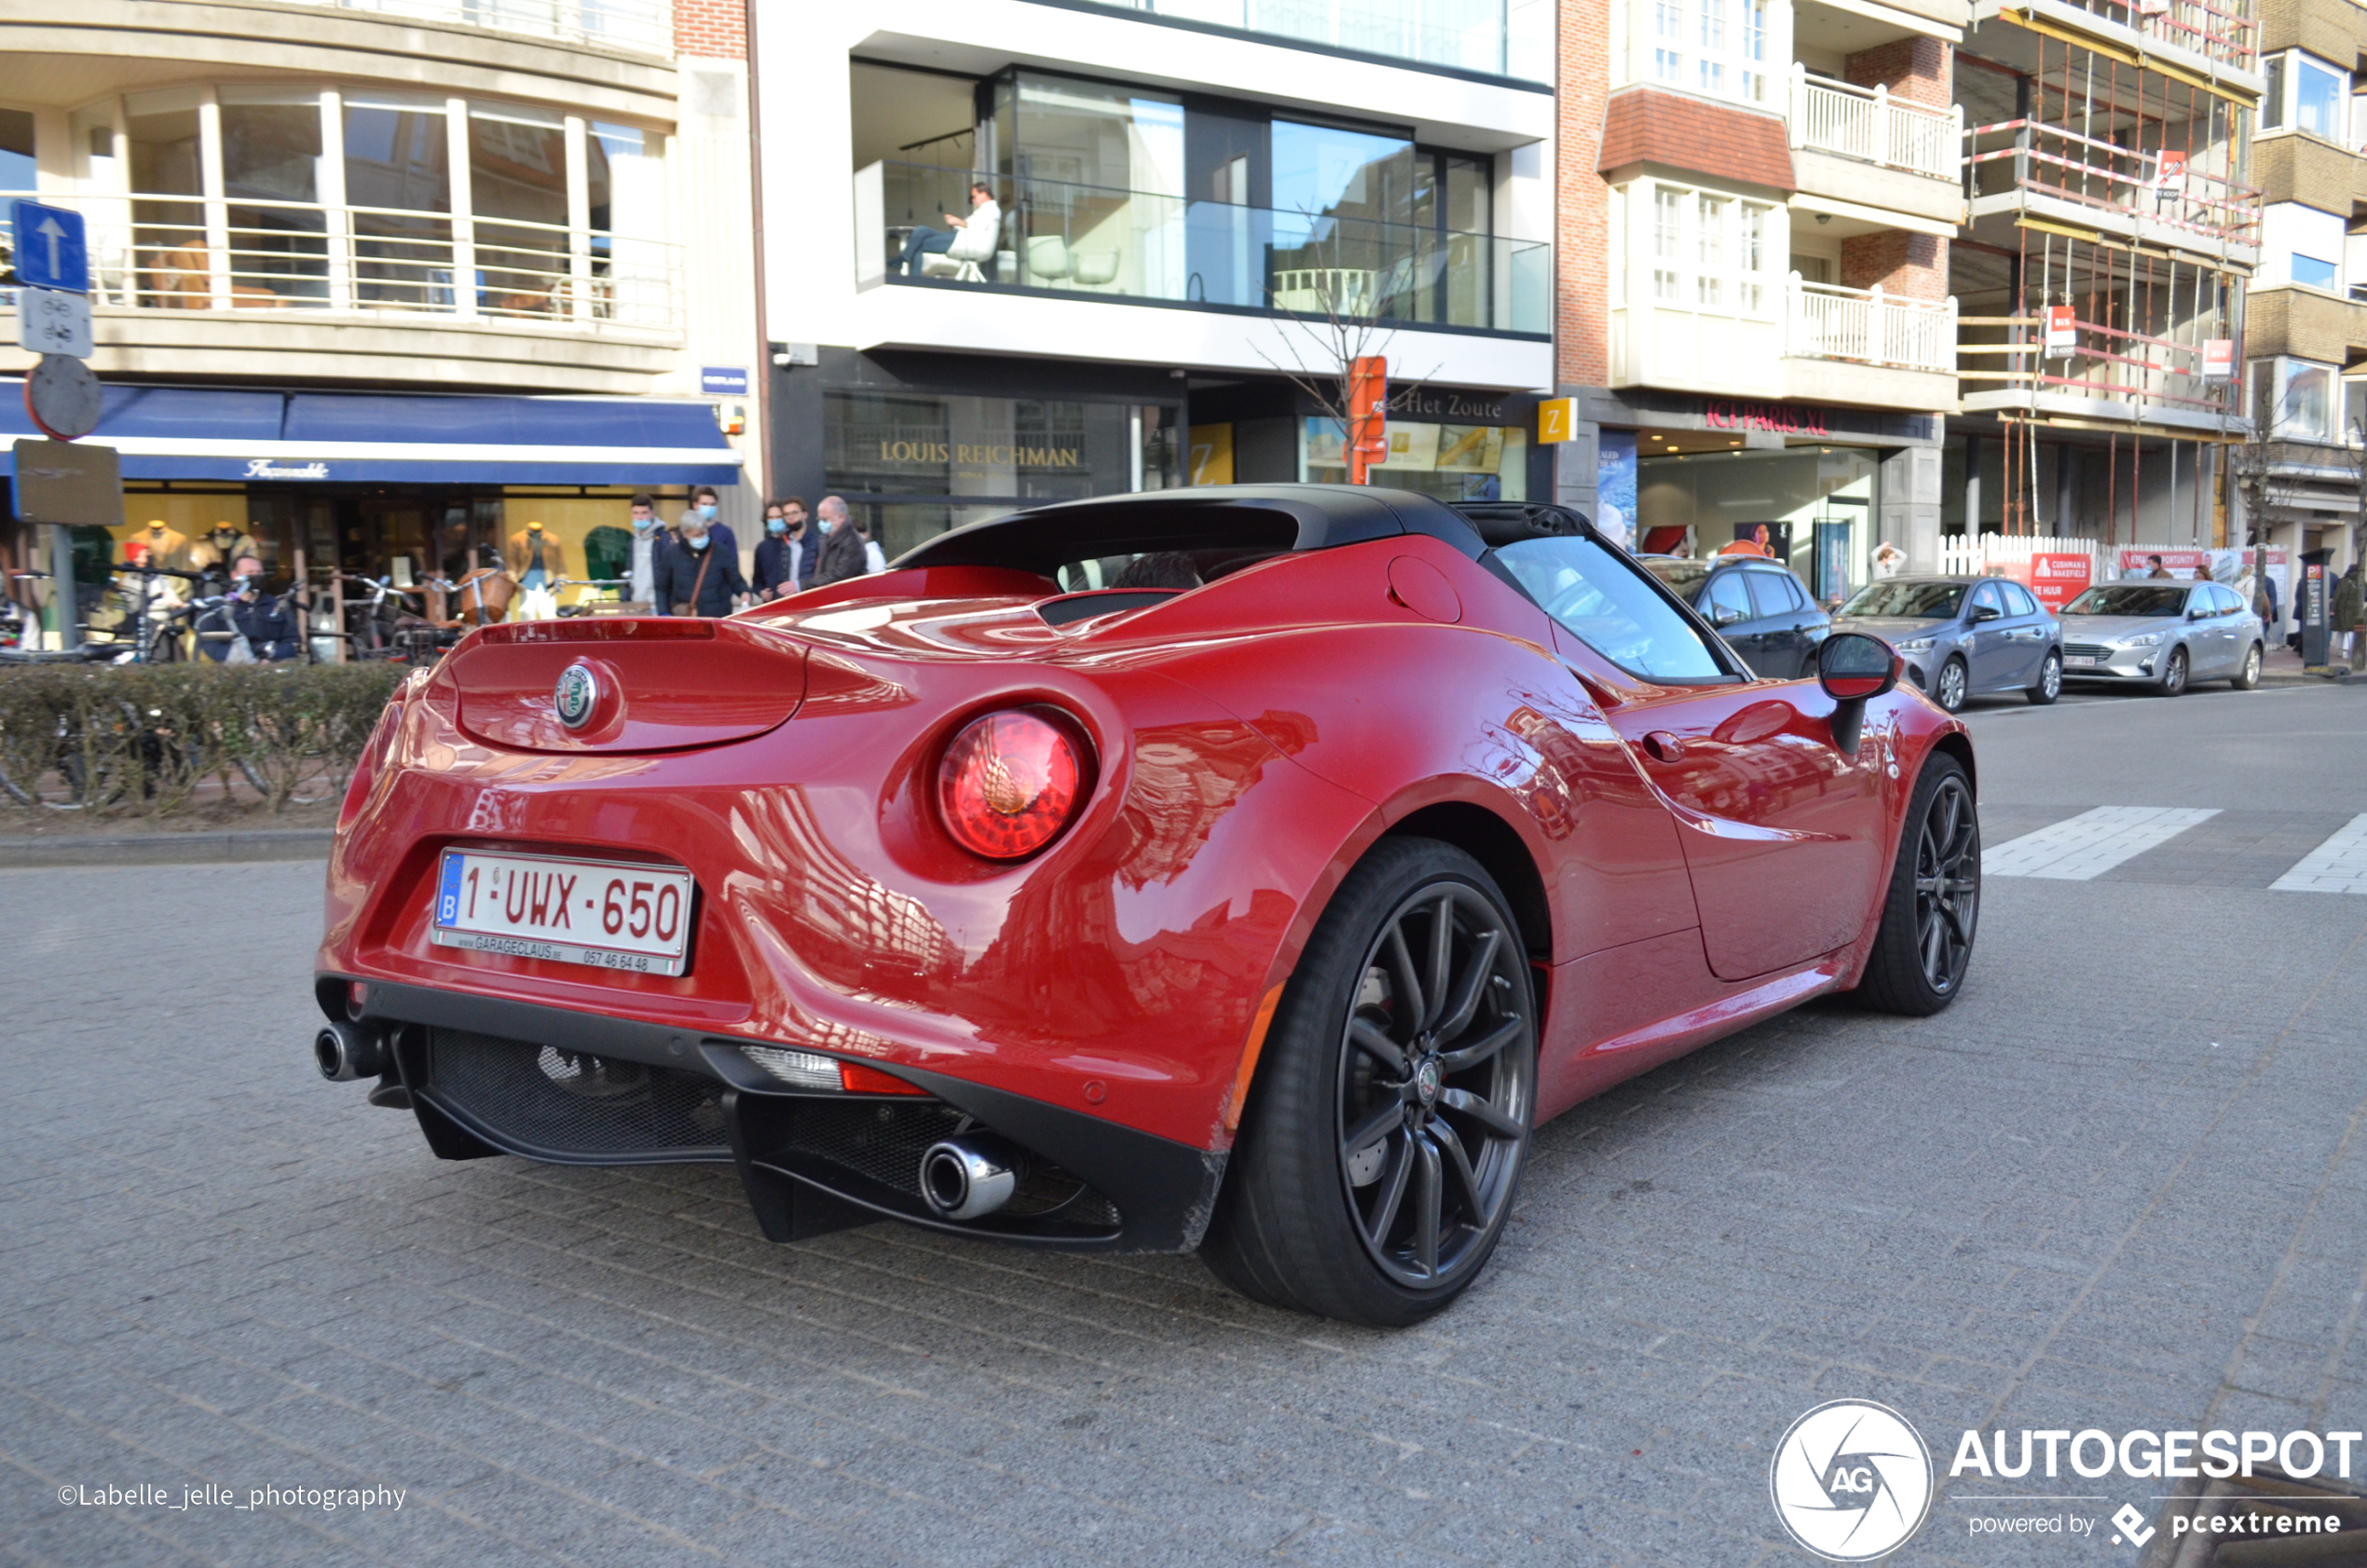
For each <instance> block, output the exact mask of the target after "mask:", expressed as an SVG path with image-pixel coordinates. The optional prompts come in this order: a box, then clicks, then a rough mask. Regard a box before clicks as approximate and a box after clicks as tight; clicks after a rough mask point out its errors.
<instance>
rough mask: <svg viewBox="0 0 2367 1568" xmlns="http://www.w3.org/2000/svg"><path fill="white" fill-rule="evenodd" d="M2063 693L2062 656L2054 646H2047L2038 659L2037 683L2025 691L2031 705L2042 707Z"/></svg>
mask: <svg viewBox="0 0 2367 1568" xmlns="http://www.w3.org/2000/svg"><path fill="white" fill-rule="evenodd" d="M2062 694H2063V656H2062V653H2061V652H2060V651H2059V649H2056V648H2048V649H2047V650H2046V657H2045V659H2044V660H2042V661H2039V665H2038V684H2037V685H2035V686H2033V687H2032V688H2031V689H2030V690H2029V691H2027V692H2025V693H2024V695H2025V696H2027V697H2028V698H2029V699H2030V701H2031V705H2032V707H2039V708H2043V707H2045V706H2046V704H2047V703H2049V702H2053V701H2054V700H2055V699H2056V698H2058V697H2060V696H2061V695H2062Z"/></svg>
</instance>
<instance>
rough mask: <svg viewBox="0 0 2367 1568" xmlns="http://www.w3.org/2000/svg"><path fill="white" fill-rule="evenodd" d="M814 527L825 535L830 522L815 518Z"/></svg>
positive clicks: (825, 518) (826, 519) (828, 529)
mask: <svg viewBox="0 0 2367 1568" xmlns="http://www.w3.org/2000/svg"><path fill="white" fill-rule="evenodd" d="M814 526H815V527H817V528H819V529H821V530H822V531H823V532H824V533H826V534H827V533H828V532H829V531H830V520H829V519H828V518H827V517H817V518H815V519H814Z"/></svg>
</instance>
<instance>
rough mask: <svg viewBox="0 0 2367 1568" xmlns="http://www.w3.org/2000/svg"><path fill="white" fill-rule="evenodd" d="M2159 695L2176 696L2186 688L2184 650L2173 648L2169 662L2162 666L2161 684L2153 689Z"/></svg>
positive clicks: (2170, 651)
mask: <svg viewBox="0 0 2367 1568" xmlns="http://www.w3.org/2000/svg"><path fill="white" fill-rule="evenodd" d="M2156 690H2157V691H2158V693H2159V694H2160V695H2161V696H2164V697H2177V696H2181V695H2182V694H2183V693H2184V692H2185V690H2186V650H2185V649H2184V648H2171V649H2170V650H2169V663H2168V664H2166V665H2164V666H2163V667H2162V681H2161V685H2160V686H2159V687H2158V688H2156Z"/></svg>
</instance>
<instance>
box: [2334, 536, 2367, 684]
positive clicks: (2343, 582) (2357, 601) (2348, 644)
mask: <svg viewBox="0 0 2367 1568" xmlns="http://www.w3.org/2000/svg"><path fill="white" fill-rule="evenodd" d="M2333 612H2334V618H2333V620H2331V621H2329V622H2327V624H2328V625H2329V626H2331V627H2332V628H2333V634H2334V637H2335V643H2334V646H2335V647H2336V648H2338V649H2340V650H2341V651H2342V652H2343V653H2345V654H2346V655H2348V656H2349V659H2350V662H2351V665H2352V667H2353V668H2357V667H2358V665H2359V663H2360V657H2359V655H2360V647H2359V644H2360V637H2359V635H2358V632H2359V625H2360V621H2361V620H2367V591H2362V589H2361V587H2360V581H2359V563H2358V562H2356V561H2353V562H2352V563H2351V564H2350V569H2349V570H2348V571H2346V572H2345V573H2343V575H2342V576H2340V577H2338V578H2336V579H2334V602H2333Z"/></svg>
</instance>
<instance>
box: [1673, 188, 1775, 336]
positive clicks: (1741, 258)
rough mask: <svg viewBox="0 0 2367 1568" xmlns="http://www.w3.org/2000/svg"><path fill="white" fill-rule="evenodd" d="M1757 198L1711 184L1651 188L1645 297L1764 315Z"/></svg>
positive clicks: (1763, 210)
mask: <svg viewBox="0 0 2367 1568" xmlns="http://www.w3.org/2000/svg"><path fill="white" fill-rule="evenodd" d="M1770 211H1772V209H1770V208H1769V207H1768V206H1767V205H1766V204H1765V203H1763V202H1751V201H1744V200H1741V199H1739V198H1734V197H1730V196H1724V195H1721V194H1719V193H1717V192H1715V191H1697V190H1686V189H1682V188H1680V187H1677V186H1674V185H1665V184H1659V183H1657V182H1655V183H1654V184H1653V187H1652V297H1653V298H1654V299H1656V300H1659V301H1661V302H1662V303H1664V304H1671V305H1678V304H1682V305H1690V307H1692V308H1694V309H1696V310H1706V311H1716V312H1719V313H1724V314H1731V313H1733V312H1735V311H1741V312H1744V313H1745V314H1750V315H1759V314H1763V313H1764V312H1765V311H1766V309H1767V308H1768V304H1769V299H1770V293H1771V291H1770V290H1769V287H1768V285H1769V283H1770V281H1771V280H1770V278H1769V276H1768V266H1769V262H1770V258H1771V254H1772V248H1771V246H1770V244H1769V234H1768V228H1769V225H1770V222H1771V220H1770V218H1769V216H1768V214H1769V212H1770Z"/></svg>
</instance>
